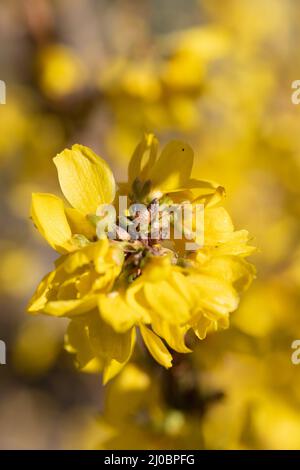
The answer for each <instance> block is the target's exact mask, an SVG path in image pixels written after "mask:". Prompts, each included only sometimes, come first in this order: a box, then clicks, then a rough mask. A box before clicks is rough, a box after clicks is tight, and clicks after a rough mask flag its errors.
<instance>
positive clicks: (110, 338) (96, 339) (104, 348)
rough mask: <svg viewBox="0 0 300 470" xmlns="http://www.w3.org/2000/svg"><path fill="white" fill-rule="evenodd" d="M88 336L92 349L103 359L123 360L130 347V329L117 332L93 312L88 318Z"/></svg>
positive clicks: (127, 354) (126, 356)
mask: <svg viewBox="0 0 300 470" xmlns="http://www.w3.org/2000/svg"><path fill="white" fill-rule="evenodd" d="M89 338H90V342H91V346H92V348H93V351H94V352H95V354H96V355H97V356H99V357H100V358H102V359H103V360H104V361H111V360H112V359H115V360H116V361H118V362H124V361H125V360H126V359H127V358H128V356H129V355H130V350H131V347H132V344H131V342H132V330H129V331H126V332H125V333H117V332H116V331H115V330H114V329H113V328H112V327H111V326H110V325H109V324H108V323H106V322H105V321H104V320H103V319H102V318H101V317H100V315H99V312H98V311H97V312H95V314H94V315H91V316H90V318H89Z"/></svg>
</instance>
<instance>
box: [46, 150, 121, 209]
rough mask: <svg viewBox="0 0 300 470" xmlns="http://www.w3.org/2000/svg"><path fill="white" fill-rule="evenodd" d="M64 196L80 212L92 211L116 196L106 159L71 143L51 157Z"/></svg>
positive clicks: (113, 181)
mask: <svg viewBox="0 0 300 470" xmlns="http://www.w3.org/2000/svg"><path fill="white" fill-rule="evenodd" d="M53 160H54V163H55V165H56V168H57V171H58V179H59V183H60V186H61V189H62V192H63V193H64V195H65V197H66V199H67V200H68V201H69V203H70V204H71V205H72V206H73V207H74V208H75V209H77V210H79V211H80V212H82V213H83V214H94V213H95V212H96V209H97V207H98V206H99V205H100V204H104V203H110V202H112V201H113V199H114V197H115V180H114V177H113V174H112V172H111V170H110V168H109V166H108V165H107V163H106V162H105V161H104V160H103V159H102V158H100V157H98V156H97V155H96V154H95V153H94V152H93V151H92V150H91V149H89V148H88V147H84V146H83V145H73V147H72V149H71V150H70V149H66V150H64V151H63V152H61V153H60V154H58V155H57V156H56V157H55V158H54V159H53Z"/></svg>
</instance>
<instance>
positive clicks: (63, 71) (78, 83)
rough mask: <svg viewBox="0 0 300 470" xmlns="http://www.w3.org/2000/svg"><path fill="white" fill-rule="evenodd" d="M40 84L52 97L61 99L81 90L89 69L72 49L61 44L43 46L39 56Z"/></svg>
mask: <svg viewBox="0 0 300 470" xmlns="http://www.w3.org/2000/svg"><path fill="white" fill-rule="evenodd" d="M37 66H38V69H39V72H40V74H39V77H40V86H41V88H42V90H43V92H44V93H45V94H46V95H47V96H48V97H49V98H52V99H60V98H63V97H65V96H68V95H70V94H72V93H75V92H78V91H80V90H81V89H82V88H83V86H84V85H85V83H86V78H87V71H86V68H85V66H84V64H83V62H82V61H81V59H80V58H79V57H78V56H77V55H76V53H75V52H74V51H72V49H70V48H68V47H66V46H63V45H61V44H53V45H50V46H47V47H46V48H43V49H42V50H41V51H40V54H39V57H38V64H37Z"/></svg>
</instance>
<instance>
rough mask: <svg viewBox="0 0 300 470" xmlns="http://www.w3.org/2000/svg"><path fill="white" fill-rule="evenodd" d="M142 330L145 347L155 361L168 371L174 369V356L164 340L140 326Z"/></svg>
mask: <svg viewBox="0 0 300 470" xmlns="http://www.w3.org/2000/svg"><path fill="white" fill-rule="evenodd" d="M140 330H141V334H142V337H143V340H144V342H145V345H146V346H147V348H148V350H149V352H150V354H151V355H152V356H153V357H154V359H155V360H156V361H157V362H158V363H159V364H161V365H162V366H164V367H165V368H166V369H169V368H170V367H172V356H171V354H170V352H169V351H168V349H167V348H166V346H165V345H164V343H163V342H162V340H161V339H160V338H159V337H158V336H157V335H156V334H155V333H153V331H151V330H149V329H148V328H146V327H145V326H143V325H140Z"/></svg>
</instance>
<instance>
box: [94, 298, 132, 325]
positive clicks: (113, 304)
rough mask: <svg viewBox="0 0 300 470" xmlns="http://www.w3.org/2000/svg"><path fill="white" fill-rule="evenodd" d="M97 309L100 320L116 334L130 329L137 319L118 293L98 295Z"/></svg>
mask: <svg viewBox="0 0 300 470" xmlns="http://www.w3.org/2000/svg"><path fill="white" fill-rule="evenodd" d="M98 307H99V311H100V315H101V316H102V318H103V319H104V320H105V321H106V322H107V323H109V324H110V325H111V326H112V327H113V329H114V330H116V331H117V332H118V333H124V332H125V331H127V330H129V329H130V328H132V327H133V325H134V324H135V322H136V320H137V318H138V315H136V314H135V312H134V310H133V309H132V308H131V307H130V306H129V305H128V304H127V302H126V300H125V297H124V296H123V295H122V294H121V293H120V292H111V293H109V294H103V295H100V296H99V300H98Z"/></svg>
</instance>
